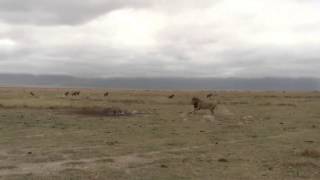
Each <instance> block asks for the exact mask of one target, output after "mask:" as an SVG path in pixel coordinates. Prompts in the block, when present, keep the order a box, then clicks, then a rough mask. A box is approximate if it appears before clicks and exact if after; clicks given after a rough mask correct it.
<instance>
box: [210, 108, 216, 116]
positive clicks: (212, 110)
mask: <svg viewBox="0 0 320 180" xmlns="http://www.w3.org/2000/svg"><path fill="white" fill-rule="evenodd" d="M215 109H216V107H212V108H210V111H211V114H212V115H214V110H215Z"/></svg>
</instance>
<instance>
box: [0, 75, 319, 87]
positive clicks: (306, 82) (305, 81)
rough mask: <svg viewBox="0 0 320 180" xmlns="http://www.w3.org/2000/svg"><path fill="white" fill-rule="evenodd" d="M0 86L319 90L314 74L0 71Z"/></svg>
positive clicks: (317, 80)
mask: <svg viewBox="0 0 320 180" xmlns="http://www.w3.org/2000/svg"><path fill="white" fill-rule="evenodd" d="M0 86H41V87H86V88H90V87H91V88H115V89H117V88H120V89H150V90H153V89H154V90H293V91H313V90H320V79H317V78H252V79H250V78H176V77H173V78H79V77H73V76H65V75H31V74H6V73H2V74H1V73H0Z"/></svg>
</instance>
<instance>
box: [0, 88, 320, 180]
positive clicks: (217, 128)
mask: <svg viewBox="0 0 320 180" xmlns="http://www.w3.org/2000/svg"><path fill="white" fill-rule="evenodd" d="M68 90H71V89H45V88H0V179H5V180H7V179H8V180H29V179H30V180H38V179H39V180H40V179H44V180H51V179H55V180H56V179H57V180H73V179H74V180H78V179H79V180H104V179H107V180H113V179H114V180H124V179H133V180H144V179H145V180H151V179H152V180H160V179H161V180H164V179H165V180H190V179H201V180H213V179H218V180H233V179H234V180H258V179H262V180H269V179H270V180H278V179H279V180H280V179H281V180H298V179H310V180H319V179H320V93H319V92H235V91H233V92H232V91H218V92H216V95H217V96H213V97H211V99H207V98H206V94H207V93H209V92H208V91H147V90H146V91H134V90H109V96H107V97H104V96H103V94H104V92H105V90H102V89H81V94H80V96H75V97H71V96H68V97H65V96H64V92H65V91H68ZM30 91H32V92H33V93H34V94H35V96H31V95H30ZM171 94H175V97H174V98H173V99H168V98H167V97H168V96H169V95H171ZM193 96H197V97H200V98H202V99H207V101H213V100H215V99H218V100H219V101H220V102H221V104H220V105H219V106H218V108H217V109H216V114H215V116H212V115H211V114H210V113H209V111H205V110H204V111H199V112H197V113H196V114H190V113H189V112H191V111H192V110H193V107H192V105H191V104H190V101H191V98H192V97H193ZM110 107H117V108H120V109H121V110H122V111H123V112H127V113H124V114H121V115H117V116H111V115H110V114H105V113H104V109H105V108H110Z"/></svg>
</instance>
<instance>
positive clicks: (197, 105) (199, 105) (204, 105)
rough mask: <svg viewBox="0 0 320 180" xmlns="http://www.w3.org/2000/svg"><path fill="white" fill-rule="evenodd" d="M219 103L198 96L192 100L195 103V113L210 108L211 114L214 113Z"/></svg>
mask: <svg viewBox="0 0 320 180" xmlns="http://www.w3.org/2000/svg"><path fill="white" fill-rule="evenodd" d="M218 103H219V102H215V103H209V102H204V101H202V100H201V99H199V98H197V97H193V98H192V100H191V104H192V105H193V108H194V109H193V113H195V112H196V111H199V110H201V109H208V110H210V112H211V114H214V110H215V109H216V107H217V105H218Z"/></svg>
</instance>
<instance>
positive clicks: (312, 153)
mask: <svg viewBox="0 0 320 180" xmlns="http://www.w3.org/2000/svg"><path fill="white" fill-rule="evenodd" d="M301 155H302V156H304V157H309V158H320V152H319V151H318V150H315V149H306V150H304V151H303V152H302V153H301Z"/></svg>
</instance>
